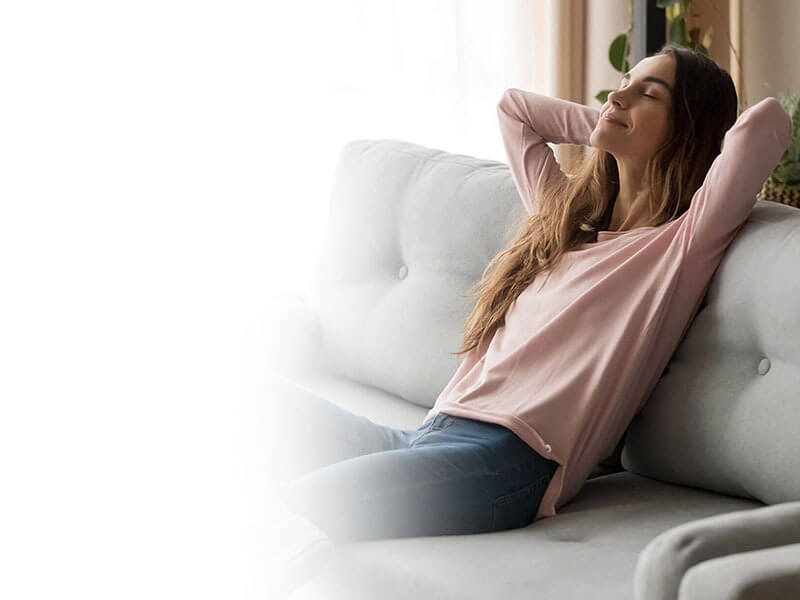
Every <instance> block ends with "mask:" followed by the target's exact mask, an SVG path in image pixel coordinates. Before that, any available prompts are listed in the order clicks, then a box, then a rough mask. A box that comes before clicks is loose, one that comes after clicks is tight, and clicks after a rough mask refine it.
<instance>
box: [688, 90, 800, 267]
mask: <svg viewBox="0 0 800 600" xmlns="http://www.w3.org/2000/svg"><path fill="white" fill-rule="evenodd" d="M791 141H792V119H791V117H790V116H789V115H788V113H787V112H786V111H785V110H784V109H783V106H781V103H780V102H779V101H778V100H777V99H776V98H773V97H767V98H764V99H763V100H761V101H760V102H758V103H756V104H754V105H753V106H751V107H750V108H748V109H746V110H745V111H744V112H742V114H740V115H739V117H738V119H736V122H735V123H734V124H733V126H732V127H731V128H730V129H728V131H726V132H725V136H724V138H723V140H722V149H721V152H720V154H718V155H717V156H716V158H715V159H714V162H712V163H711V167H710V168H709V169H708V172H707V173H706V177H705V179H704V180H703V185H702V186H700V188H698V190H697V191H696V192H695V193H694V196H692V203H691V205H690V206H689V209H688V210H687V211H686V214H685V215H683V216H684V217H685V223H684V225H683V226H684V227H685V228H686V229H687V231H688V236H689V254H690V255H691V257H692V259H693V260H715V259H716V258H718V256H719V254H720V253H721V252H724V251H725V250H726V248H727V246H728V244H729V243H730V242H731V241H732V240H733V237H734V236H735V235H736V233H737V232H738V230H739V228H740V227H741V226H742V225H744V222H745V221H746V220H747V217H748V216H749V215H750V211H751V209H752V208H753V206H754V205H755V203H756V196H757V195H758V192H759V190H760V189H761V186H762V185H764V181H765V180H766V179H767V177H769V176H770V174H771V173H772V170H773V169H774V168H775V166H776V165H777V164H778V162H779V161H780V159H781V157H782V156H783V154H784V152H786V150H787V148H788V147H789V144H790V143H791Z"/></svg>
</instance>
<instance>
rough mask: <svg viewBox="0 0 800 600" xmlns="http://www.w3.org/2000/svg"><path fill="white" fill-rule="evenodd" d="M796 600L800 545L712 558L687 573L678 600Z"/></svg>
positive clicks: (799, 590) (799, 586)
mask: <svg viewBox="0 0 800 600" xmlns="http://www.w3.org/2000/svg"><path fill="white" fill-rule="evenodd" d="M764 598H769V600H796V599H797V598H800V544H789V545H788V546H776V547H774V548H765V549H763V550H752V551H750V552H740V553H738V554H729V555H728V556H723V557H721V558H712V559H711V560H707V561H705V562H701V563H700V564H698V565H695V566H693V567H692V568H691V569H689V570H688V571H686V575H684V576H683V579H681V584H680V588H679V589H678V600H763V599H764Z"/></svg>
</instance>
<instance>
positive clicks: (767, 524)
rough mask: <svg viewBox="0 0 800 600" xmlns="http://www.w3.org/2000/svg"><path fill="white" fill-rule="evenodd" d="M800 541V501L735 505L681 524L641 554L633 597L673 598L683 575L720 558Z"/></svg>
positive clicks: (637, 565) (662, 534) (652, 543)
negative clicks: (740, 507) (749, 506)
mask: <svg viewBox="0 0 800 600" xmlns="http://www.w3.org/2000/svg"><path fill="white" fill-rule="evenodd" d="M797 543H800V501H795V502H783V503H780V504H774V505H771V506H763V507H759V508H752V509H747V510H737V511H732V512H728V513H723V514H719V515H713V516H711V517H705V518H703V519H697V520H695V521H690V522H688V523H683V524H682V525H678V526H677V527H673V528H671V529H668V530H667V531H664V532H662V533H660V534H659V535H657V536H656V537H655V538H653V539H652V540H650V542H649V543H648V544H647V546H645V547H644V549H643V550H642V551H641V553H640V554H639V558H638V561H637V563H636V571H635V572H634V580H633V588H634V597H635V598H636V600H645V599H646V600H675V599H676V598H677V597H678V589H679V586H680V583H681V579H682V578H683V576H684V574H685V573H686V572H687V571H688V570H689V569H690V568H692V567H694V566H695V565H698V564H700V563H702V562H704V561H707V560H711V559H714V558H718V557H723V556H728V555H733V554H737V553H740V552H751V551H754V550H762V549H767V548H775V547H777V546H786V545H789V544H797Z"/></svg>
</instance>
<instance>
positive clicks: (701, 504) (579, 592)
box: [291, 472, 762, 600]
mask: <svg viewBox="0 0 800 600" xmlns="http://www.w3.org/2000/svg"><path fill="white" fill-rule="evenodd" d="M759 506H762V504H761V503H759V502H754V501H752V500H746V499H742V498H734V497H730V496H722V495H719V494H715V493H713V492H707V491H704V490H700V489H695V488H687V487H682V486H675V485H672V484H667V483H662V482H659V481H656V480H654V479H648V478H645V477H642V476H639V475H636V474H633V473H630V472H621V473H614V474H611V475H606V476H603V477H597V478H594V479H591V480H588V481H587V482H586V483H585V484H584V487H583V489H582V490H581V492H580V493H579V495H578V496H577V497H576V498H575V499H573V501H572V502H570V503H569V504H568V505H565V506H564V507H563V508H562V509H561V511H560V514H559V515H557V516H556V517H552V518H547V519H541V520H539V521H536V522H535V523H532V524H531V525H529V526H528V527H524V528H521V529H514V530H508V531H502V532H496V533H486V534H477V535H468V536H432V537H417V538H396V539H388V540H374V541H365V542H356V543H351V544H342V545H339V546H334V547H332V549H331V552H330V554H329V556H328V557H327V560H326V561H325V562H324V563H323V566H322V567H321V569H320V570H319V571H318V572H317V573H316V575H315V576H313V577H312V578H310V579H309V580H307V581H306V582H305V583H304V584H303V585H302V586H300V587H299V588H297V589H296V590H295V591H294V594H293V595H292V596H291V600H302V599H304V598H325V599H336V598H342V599H344V598H347V599H348V600H352V599H364V600H366V599H370V600H372V599H374V598H378V597H380V598H383V599H385V600H391V599H394V598H397V599H400V598H402V599H406V598H412V597H419V598H458V599H462V600H463V599H469V598H475V599H484V598H503V599H504V600H512V599H516V598H519V599H520V600H522V599H525V600H529V599H530V598H558V599H559V600H566V599H568V598H589V597H591V598H595V599H597V600H602V599H609V600H610V599H612V598H613V599H614V600H624V599H632V598H633V574H634V570H635V567H636V561H637V559H638V556H639V552H640V551H641V550H642V549H643V548H644V547H645V546H646V545H647V544H648V542H650V540H652V539H653V538H654V537H655V536H656V535H658V534H659V533H661V532H663V531H666V530H667V529H670V528H672V527H674V526H676V525H680V524H682V523H686V522H688V521H692V520H694V519H699V518H702V517H707V516H711V515H715V514H720V513H724V512H729V511H734V510H741V509H748V508H756V507H759Z"/></svg>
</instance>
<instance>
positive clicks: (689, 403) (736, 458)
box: [622, 202, 800, 504]
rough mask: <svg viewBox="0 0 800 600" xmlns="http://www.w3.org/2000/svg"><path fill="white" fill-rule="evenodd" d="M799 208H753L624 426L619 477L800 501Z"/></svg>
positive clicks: (765, 205)
mask: <svg viewBox="0 0 800 600" xmlns="http://www.w3.org/2000/svg"><path fill="white" fill-rule="evenodd" d="M799 257H800V210H797V209H796V208H792V207H789V206H785V205H783V204H776V203H774V202H758V203H757V204H756V206H755V208H754V209H753V211H752V213H751V215H750V218H749V220H748V221H747V222H746V223H745V225H744V226H743V228H742V230H741V231H740V233H739V235H738V236H737V237H736V238H735V239H734V241H733V243H732V244H731V246H730V247H729V248H728V251H727V253H726V255H725V257H724V259H723V262H722V264H721V265H720V266H719V268H718V269H717V272H716V273H715V275H714V278H713V279H712V283H711V285H710V286H709V290H708V293H707V295H706V298H705V306H701V309H700V310H699V312H698V314H697V316H696V317H695V319H694V321H693V322H692V325H691V327H690V329H689V331H688V332H687V334H686V336H685V338H684V340H683V342H682V343H681V344H680V346H679V347H678V349H677V351H676V352H675V354H674V355H673V357H672V359H671V360H670V363H669V366H668V372H667V374H666V375H664V376H662V378H661V380H660V381H659V383H658V385H657V387H656V389H655V390H654V392H653V394H652V395H651V396H650V398H649V399H648V401H647V403H646V404H645V405H644V407H643V409H642V410H641V412H640V413H639V415H638V416H637V417H635V418H634V419H633V421H632V423H631V425H630V427H629V429H628V435H627V438H626V442H625V446H624V448H623V451H622V465H623V467H624V468H625V469H627V470H629V471H632V472H634V473H639V474H640V475H645V476H647V477H653V478H655V479H659V480H661V481H667V482H670V483H676V484H680V485H690V486H695V487H700V488H703V489H707V490H712V491H716V492H719V493H722V494H731V495H734V496H742V497H745V498H753V499H756V500H760V501H762V502H765V503H767V504H775V503H778V502H787V501H792V500H800V476H798V469H797V457H798V456H800V436H798V435H797V431H798V426H800V310H798V306H800V274H798V270H797V264H798V258H799Z"/></svg>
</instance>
